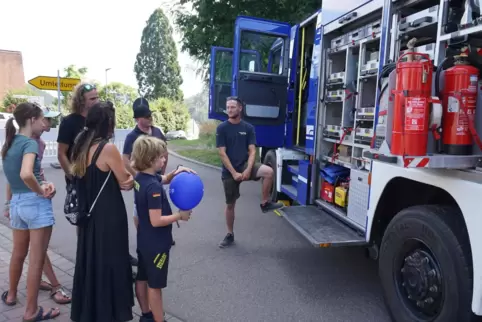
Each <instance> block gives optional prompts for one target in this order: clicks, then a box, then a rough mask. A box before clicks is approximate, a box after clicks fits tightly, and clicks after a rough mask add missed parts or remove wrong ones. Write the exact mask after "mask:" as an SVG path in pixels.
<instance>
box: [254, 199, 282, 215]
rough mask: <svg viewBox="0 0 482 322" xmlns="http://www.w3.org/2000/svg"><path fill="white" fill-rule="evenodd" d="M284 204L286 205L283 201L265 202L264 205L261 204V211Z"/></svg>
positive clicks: (273, 208) (278, 207)
mask: <svg viewBox="0 0 482 322" xmlns="http://www.w3.org/2000/svg"><path fill="white" fill-rule="evenodd" d="M284 206H285V205H284V204H283V203H281V202H271V201H269V202H267V203H265V204H264V205H260V207H261V211H262V212H263V213H266V212H268V211H271V210H276V209H280V208H283V207H284Z"/></svg>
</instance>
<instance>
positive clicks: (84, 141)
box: [70, 129, 95, 178]
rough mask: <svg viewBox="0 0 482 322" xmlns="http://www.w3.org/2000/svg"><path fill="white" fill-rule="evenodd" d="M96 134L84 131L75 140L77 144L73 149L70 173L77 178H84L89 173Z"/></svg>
mask: <svg viewBox="0 0 482 322" xmlns="http://www.w3.org/2000/svg"><path fill="white" fill-rule="evenodd" d="M94 134H95V133H94V131H89V130H88V129H84V130H82V132H80V133H79V134H78V135H77V137H76V138H75V143H74V145H73V147H72V157H71V160H72V167H71V170H70V171H71V173H72V175H74V176H76V177H80V178H81V177H83V176H84V175H85V172H86V171H87V162H88V156H89V149H90V147H91V145H92V142H93V140H94Z"/></svg>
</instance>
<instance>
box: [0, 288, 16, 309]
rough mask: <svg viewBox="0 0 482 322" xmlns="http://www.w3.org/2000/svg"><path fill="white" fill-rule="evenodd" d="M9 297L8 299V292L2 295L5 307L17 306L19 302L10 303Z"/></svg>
mask: <svg viewBox="0 0 482 322" xmlns="http://www.w3.org/2000/svg"><path fill="white" fill-rule="evenodd" d="M7 297H8V291H5V292H3V293H2V301H3V303H4V304H5V305H8V306H14V305H16V304H17V300H13V301H12V302H8V301H7Z"/></svg>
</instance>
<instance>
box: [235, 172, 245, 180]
mask: <svg viewBox="0 0 482 322" xmlns="http://www.w3.org/2000/svg"><path fill="white" fill-rule="evenodd" d="M233 179H234V180H236V181H242V180H243V174H241V173H239V172H236V173H234V174H233Z"/></svg>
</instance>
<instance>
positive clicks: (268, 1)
mask: <svg viewBox="0 0 482 322" xmlns="http://www.w3.org/2000/svg"><path fill="white" fill-rule="evenodd" d="M172 2H174V5H172V6H171V8H170V11H171V12H172V13H173V14H174V17H175V23H176V25H177V27H178V30H179V32H180V33H181V44H182V45H181V50H182V51H186V52H187V53H189V55H191V56H192V57H194V58H196V59H197V60H199V62H200V63H201V69H200V70H199V72H200V73H201V75H202V77H203V78H204V79H205V80H206V79H207V78H208V76H209V74H208V73H207V70H208V69H209V56H210V53H211V46H221V47H228V48H232V47H233V38H234V22H235V20H236V17H237V16H238V15H246V16H253V17H259V18H265V19H271V20H276V21H283V22H287V23H291V24H295V23H299V22H300V21H302V20H303V19H304V18H307V17H308V16H309V15H311V14H313V13H314V12H315V11H316V10H318V9H319V8H320V1H319V0H305V1H293V0H264V1H246V0H176V1H172V0H171V1H168V2H165V3H166V4H167V3H172ZM187 7H192V8H193V10H187V9H186V8H187ZM243 48H244V47H243Z"/></svg>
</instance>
